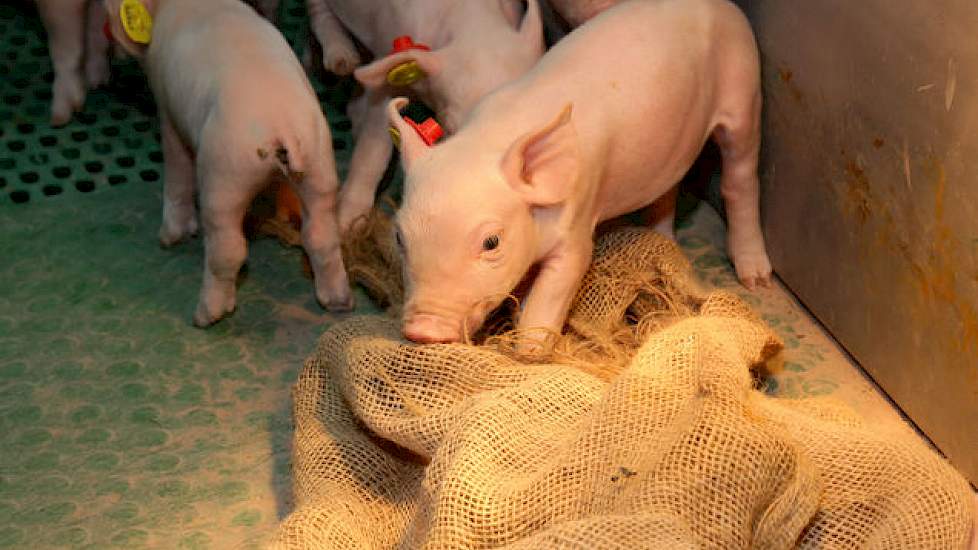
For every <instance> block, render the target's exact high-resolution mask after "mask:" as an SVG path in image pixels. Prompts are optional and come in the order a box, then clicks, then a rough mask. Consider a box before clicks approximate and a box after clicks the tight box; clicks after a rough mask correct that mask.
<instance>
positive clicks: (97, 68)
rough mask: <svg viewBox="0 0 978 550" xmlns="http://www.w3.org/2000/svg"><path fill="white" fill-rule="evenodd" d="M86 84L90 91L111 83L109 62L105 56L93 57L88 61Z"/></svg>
mask: <svg viewBox="0 0 978 550" xmlns="http://www.w3.org/2000/svg"><path fill="white" fill-rule="evenodd" d="M85 83H86V84H88V89H89V90H94V89H96V88H99V87H101V86H105V85H106V84H108V83H109V61H108V59H107V58H106V57H105V56H99V55H93V56H91V57H89V58H88V59H87V60H86V62H85Z"/></svg>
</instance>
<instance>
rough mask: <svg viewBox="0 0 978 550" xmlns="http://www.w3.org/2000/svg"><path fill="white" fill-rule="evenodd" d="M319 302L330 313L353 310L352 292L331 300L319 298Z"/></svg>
mask: <svg viewBox="0 0 978 550" xmlns="http://www.w3.org/2000/svg"><path fill="white" fill-rule="evenodd" d="M319 304H320V305H322V306H323V308H325V309H326V311H330V312H332V313H348V312H350V311H353V307H354V305H355V304H354V301H353V294H350V293H348V294H347V296H346V297H345V298H339V299H332V300H329V299H327V300H322V299H319Z"/></svg>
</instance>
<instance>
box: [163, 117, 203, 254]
mask: <svg viewBox="0 0 978 550" xmlns="http://www.w3.org/2000/svg"><path fill="white" fill-rule="evenodd" d="M160 134H161V138H162V141H163V162H164V167H163V223H162V224H161V225H160V245H161V246H163V247H169V246H173V245H174V244H176V243H178V242H180V241H182V240H184V239H186V238H188V237H191V236H193V235H196V234H197V213H196V210H195V208H194V160H193V156H192V155H191V153H190V151H189V150H188V149H187V147H186V146H185V145H184V144H183V141H182V140H181V139H180V136H179V135H177V132H176V130H175V129H174V128H173V125H172V124H170V121H169V118H168V117H167V115H166V113H164V112H161V113H160Z"/></svg>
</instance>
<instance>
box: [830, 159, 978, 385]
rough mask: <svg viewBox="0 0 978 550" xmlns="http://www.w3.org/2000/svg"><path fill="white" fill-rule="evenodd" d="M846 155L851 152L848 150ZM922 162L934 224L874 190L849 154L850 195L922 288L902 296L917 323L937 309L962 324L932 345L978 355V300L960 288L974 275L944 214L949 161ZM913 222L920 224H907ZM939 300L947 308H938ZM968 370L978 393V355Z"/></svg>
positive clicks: (912, 283)
mask: <svg viewBox="0 0 978 550" xmlns="http://www.w3.org/2000/svg"><path fill="white" fill-rule="evenodd" d="M843 155H844V157H845V152H844V151H843ZM922 164H923V166H922V170H921V171H922V172H923V175H924V179H925V180H926V182H927V184H926V188H928V189H933V201H934V202H933V218H932V219H933V224H930V223H921V222H922V221H923V220H921V219H916V220H915V219H912V218H911V217H910V212H909V211H907V212H904V213H903V214H902V215H901V214H900V212H894V211H893V208H894V206H895V205H896V204H895V203H894V202H893V201H889V200H884V199H883V198H882V197H879V196H873V195H871V194H870V185H871V182H870V181H869V178H868V177H867V175H866V173H865V170H864V169H863V168H862V167H861V166H860V165H859V163H858V162H857V161H855V160H852V159H850V158H847V157H846V164H845V171H846V186H845V195H844V199H845V202H846V203H848V206H849V207H850V208H854V209H855V215H856V217H857V219H858V220H859V221H860V223H865V222H866V221H873V222H874V223H873V224H872V225H873V226H874V227H875V229H876V231H875V236H876V239H875V240H876V243H877V245H878V246H884V247H886V248H889V249H891V250H894V251H895V252H897V253H898V254H899V256H900V258H902V259H903V262H904V265H906V267H907V271H906V272H904V273H905V274H906V277H908V279H907V284H908V288H911V289H912V288H916V289H917V295H918V296H919V298H918V299H910V300H908V299H903V298H901V299H900V300H899V301H900V303H901V304H903V305H904V306H905V307H907V314H908V316H909V318H910V319H912V320H913V323H914V324H917V325H918V326H927V325H929V324H932V323H934V322H935V318H936V316H937V315H948V314H951V315H953V316H954V319H948V326H950V327H954V328H957V330H954V329H951V330H945V331H944V332H943V335H942V336H941V337H939V339H940V341H937V342H932V345H935V346H941V347H943V348H945V349H948V350H954V351H956V352H957V353H965V354H969V355H972V356H974V357H976V358H978V310H976V304H974V303H972V302H970V301H969V300H967V299H966V298H965V297H963V296H961V294H959V292H958V282H959V281H960V282H963V281H967V280H968V279H970V278H971V276H970V274H969V270H968V269H967V268H966V266H964V265H961V263H960V261H959V259H960V258H961V257H963V256H960V255H958V254H957V250H958V248H959V244H960V243H959V240H958V239H957V236H956V234H955V233H954V231H953V230H952V228H951V227H950V226H949V225H948V224H947V223H946V221H945V219H944V216H945V205H946V200H947V197H946V193H947V173H946V170H945V167H944V164H943V162H941V160H940V159H939V158H937V157H935V156H933V155H931V156H929V157H927V158H926V159H924V161H923V163H922ZM870 207H872V210H870ZM921 209H923V210H924V212H926V210H927V205H920V206H917V207H914V208H913V210H914V211H918V212H919V211H920V210H921ZM868 213H872V214H873V220H868V218H869V216H868ZM924 217H925V218H926V217H928V216H924ZM908 224H917V225H920V227H917V228H916V229H909V230H907V225H908ZM937 305H942V306H944V307H945V308H947V309H944V310H943V311H944V312H943V313H937V310H935V307H936V306H937ZM942 309H943V308H942ZM955 325H957V326H956V327H955ZM971 371H973V372H971ZM968 376H969V377H971V378H973V379H974V380H973V382H974V383H975V385H976V390H975V392H976V395H978V361H976V362H975V366H974V367H972V369H969V372H968Z"/></svg>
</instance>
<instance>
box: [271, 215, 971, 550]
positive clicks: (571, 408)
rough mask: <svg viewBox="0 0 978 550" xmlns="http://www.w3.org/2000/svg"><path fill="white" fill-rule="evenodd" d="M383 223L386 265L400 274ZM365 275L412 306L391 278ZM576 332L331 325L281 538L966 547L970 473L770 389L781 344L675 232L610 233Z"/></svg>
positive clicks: (304, 399) (841, 411)
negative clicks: (534, 342)
mask: <svg viewBox="0 0 978 550" xmlns="http://www.w3.org/2000/svg"><path fill="white" fill-rule="evenodd" d="M384 234H385V232H384V231H378V232H375V233H374V235H375V236H377V235H381V237H379V238H377V239H376V240H373V241H371V242H372V243H373V244H374V245H376V246H378V247H380V248H382V249H383V250H378V251H377V254H375V255H374V256H373V257H375V258H376V257H382V258H384V260H383V262H380V263H379V264H377V265H380V268H379V269H380V270H381V271H384V270H388V271H390V270H396V269H398V268H399V267H398V266H397V261H396V255H394V254H392V253H391V251H390V249H389V248H386V247H389V246H390V244H391V243H389V242H388V241H387V240H386V238H384V237H382V235H384ZM360 244H361V245H363V243H360ZM354 263H356V262H354ZM352 269H353V270H354V271H355V270H356V269H358V267H356V266H354V267H353V268H352ZM359 269H361V271H360V273H361V275H364V274H366V277H367V279H370V278H372V279H370V280H372V281H373V283H372V284H374V285H375V286H374V287H373V288H372V289H371V293H372V294H373V295H375V296H380V297H383V296H384V295H386V296H387V299H388V302H389V303H391V304H393V305H394V306H395V309H396V305H397V303H398V302H399V300H400V296H401V294H400V290H399V289H396V288H390V287H388V288H381V287H383V285H385V284H390V282H391V281H395V280H396V272H395V273H394V275H391V274H390V273H369V272H370V271H371V269H370V268H368V267H363V266H359ZM361 280H364V277H361ZM385 281H386V282H385ZM369 285H370V283H368V286H369ZM377 285H380V287H378V286H377ZM568 327H569V328H568V330H567V335H565V336H564V337H562V338H561V339H560V340H559V341H558V342H557V346H556V351H555V353H554V356H553V357H552V359H553V361H552V362H546V363H544V362H540V363H528V362H526V360H525V359H522V360H521V359H520V358H518V357H514V356H513V354H512V353H509V352H507V349H509V347H508V346H507V344H509V343H511V342H509V341H508V340H506V339H505V338H503V339H493V338H490V339H489V340H488V342H486V343H484V344H483V345H479V346H474V345H462V344H451V345H427V346H418V345H414V344H410V343H407V342H405V341H404V340H402V338H401V337H400V332H399V326H398V322H397V320H396V319H394V318H391V317H389V316H371V317H358V318H353V319H351V320H349V321H347V322H344V323H341V324H338V325H336V326H334V327H333V328H332V329H330V330H329V331H328V332H326V333H325V334H324V335H323V336H322V338H321V339H320V341H319V344H318V348H317V350H316V351H315V353H313V354H312V356H311V357H309V358H308V360H307V361H306V363H305V366H304V368H303V370H302V373H301V375H300V377H299V380H298V383H297V384H296V386H295V389H294V399H295V401H294V421H295V438H294V448H293V472H294V496H295V510H294V512H293V513H292V514H291V515H289V516H288V517H287V518H286V519H285V520H284V521H283V522H282V524H281V526H280V528H279V531H278V532H277V534H276V537H277V538H276V540H275V542H273V543H272V547H274V548H420V547H424V548H512V549H516V548H527V549H539V548H582V549H590V548H669V549H672V548H719V549H734V548H791V547H795V546H799V547H803V548H840V549H841V548H844V549H855V548H859V549H862V548H881V549H882V548H887V549H891V548H899V549H918V548H933V549H941V550H946V549H952V548H963V547H964V546H965V543H966V539H967V537H968V534H969V531H970V526H971V524H972V517H973V514H974V513H975V511H974V510H973V506H974V505H973V501H972V498H971V493H970V489H969V487H968V485H967V483H966V482H965V481H964V479H963V478H962V477H961V476H960V475H959V474H958V473H956V472H955V471H954V470H953V469H952V468H951V467H950V466H949V465H948V464H946V463H945V462H944V460H943V459H942V458H941V457H939V456H938V455H937V454H935V453H934V452H933V451H931V450H930V449H929V448H927V447H926V446H925V445H924V444H923V443H921V441H919V440H918V439H917V438H916V437H914V436H913V435H912V434H909V433H908V431H907V430H906V429H905V428H904V427H901V426H890V427H887V426H867V425H865V424H863V423H862V421H861V420H859V419H858V418H857V417H856V416H855V415H854V414H852V413H851V412H849V411H847V410H846V408H845V407H843V406H841V405H840V404H838V403H835V402H831V401H828V400H825V399H808V400H786V399H776V398H772V397H769V396H766V395H765V394H763V393H762V392H761V391H758V390H757V389H756V385H757V384H756V380H755V379H754V377H753V375H752V369H751V367H759V366H762V365H764V364H765V363H766V362H768V361H769V360H771V359H773V358H775V357H776V355H777V354H778V352H779V351H780V349H781V343H780V341H779V340H778V338H777V337H776V336H775V335H774V334H773V333H772V332H771V331H770V329H769V328H768V327H767V326H765V325H764V324H763V323H762V322H761V321H760V320H759V319H758V318H757V317H756V316H755V315H754V314H753V313H752V312H751V310H750V308H749V307H747V306H746V305H745V304H744V303H743V302H742V301H741V300H740V299H738V298H737V297H736V296H734V295H732V294H729V293H725V292H720V291H715V292H706V291H704V290H702V289H701V288H700V287H699V286H698V285H697V284H696V282H695V281H694V279H693V276H692V274H691V269H690V266H689V265H688V262H687V261H686V259H685V258H684V257H683V255H682V253H681V252H680V251H679V249H678V248H677V247H676V246H675V245H674V244H673V243H672V242H671V241H668V240H666V239H664V238H662V237H659V236H658V235H656V234H655V233H652V232H650V231H645V230H639V229H624V230H616V231H614V232H612V233H610V234H608V235H605V236H604V237H603V238H602V239H601V240H600V241H599V242H598V244H597V247H596V252H595V261H594V263H593V266H592V269H591V271H590V272H589V274H588V276H587V277H586V279H585V281H584V284H583V286H582V289H581V291H580V293H579V298H578V300H577V302H576V304H575V306H574V309H573V312H572V315H571V318H570V320H569V322H568ZM755 370H756V369H755Z"/></svg>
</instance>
